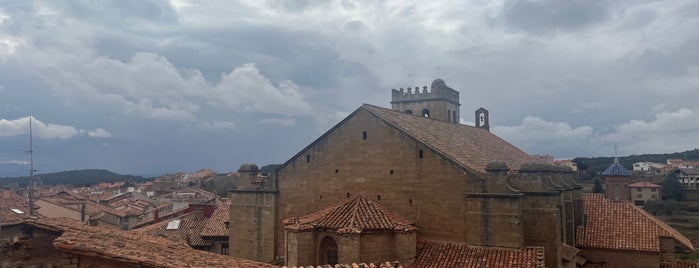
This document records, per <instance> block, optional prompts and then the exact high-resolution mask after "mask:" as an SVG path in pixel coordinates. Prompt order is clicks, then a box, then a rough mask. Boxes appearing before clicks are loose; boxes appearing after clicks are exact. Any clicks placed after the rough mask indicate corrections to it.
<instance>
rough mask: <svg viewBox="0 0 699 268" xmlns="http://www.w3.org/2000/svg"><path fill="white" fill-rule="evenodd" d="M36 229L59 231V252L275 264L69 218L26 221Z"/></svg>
mask: <svg viewBox="0 0 699 268" xmlns="http://www.w3.org/2000/svg"><path fill="white" fill-rule="evenodd" d="M26 223H27V224H29V225H33V226H36V227H38V228H42V229H47V230H54V231H58V232H62V233H63V234H62V235H61V236H60V237H58V238H57V239H56V240H55V241H54V243H53V245H54V246H55V247H56V248H57V249H59V250H62V251H66V252H69V253H73V254H78V255H88V256H95V257H97V258H103V259H110V260H114V261H118V262H122V263H127V264H134V265H143V266H152V267H261V268H275V267H276V268H278V267H277V266H274V265H270V264H264V263H259V262H253V261H248V260H242V259H239V258H235V257H231V256H227V255H221V254H215V253H210V252H205V251H201V250H196V249H193V248H191V247H189V246H187V245H186V244H184V243H179V242H175V241H172V240H170V239H167V238H164V237H158V236H154V235H150V234H146V233H139V232H132V231H122V230H116V229H107V228H102V227H99V226H87V225H84V224H83V223H82V222H80V221H76V220H72V219H68V218H52V219H37V220H29V221H26Z"/></svg>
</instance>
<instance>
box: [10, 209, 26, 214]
mask: <svg viewBox="0 0 699 268" xmlns="http://www.w3.org/2000/svg"><path fill="white" fill-rule="evenodd" d="M10 210H12V212H14V213H17V214H24V211H22V210H20V209H17V208H10Z"/></svg>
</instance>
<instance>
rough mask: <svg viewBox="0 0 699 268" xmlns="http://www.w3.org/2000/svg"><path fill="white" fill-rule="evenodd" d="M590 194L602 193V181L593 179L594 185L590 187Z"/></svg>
mask: <svg viewBox="0 0 699 268" xmlns="http://www.w3.org/2000/svg"><path fill="white" fill-rule="evenodd" d="M592 192H593V193H596V194H603V193H604V187H602V181H601V180H600V179H599V178H595V185H593V186H592Z"/></svg>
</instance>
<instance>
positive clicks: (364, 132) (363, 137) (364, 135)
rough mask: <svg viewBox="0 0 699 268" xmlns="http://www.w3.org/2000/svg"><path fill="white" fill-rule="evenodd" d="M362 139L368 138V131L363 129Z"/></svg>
mask: <svg viewBox="0 0 699 268" xmlns="http://www.w3.org/2000/svg"><path fill="white" fill-rule="evenodd" d="M362 140H366V131H362Z"/></svg>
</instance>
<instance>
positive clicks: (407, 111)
mask: <svg viewBox="0 0 699 268" xmlns="http://www.w3.org/2000/svg"><path fill="white" fill-rule="evenodd" d="M405 113H406V114H413V110H405Z"/></svg>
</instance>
